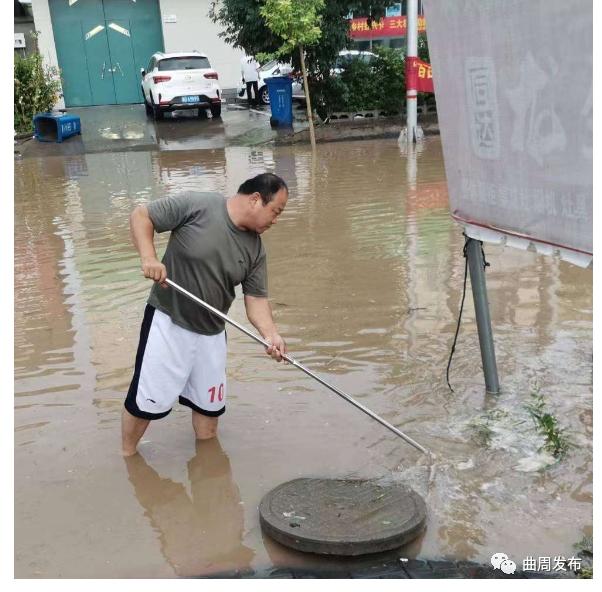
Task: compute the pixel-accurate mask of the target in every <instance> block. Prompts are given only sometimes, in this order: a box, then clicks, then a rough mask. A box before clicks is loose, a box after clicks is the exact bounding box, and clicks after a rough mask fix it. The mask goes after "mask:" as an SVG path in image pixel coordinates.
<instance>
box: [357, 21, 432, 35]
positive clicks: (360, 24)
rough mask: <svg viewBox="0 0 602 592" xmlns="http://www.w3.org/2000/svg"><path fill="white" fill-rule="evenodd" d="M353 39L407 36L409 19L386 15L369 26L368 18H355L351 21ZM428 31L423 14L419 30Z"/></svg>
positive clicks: (420, 31)
mask: <svg viewBox="0 0 602 592" xmlns="http://www.w3.org/2000/svg"><path fill="white" fill-rule="evenodd" d="M349 28H350V29H351V38H352V39H374V38H375V37H405V35H406V32H407V30H408V19H407V17H405V16H385V17H383V18H381V19H380V21H372V23H371V25H370V26H368V19H367V18H354V19H351V22H350V23H349ZM425 31H426V22H425V20H424V17H423V16H419V17H418V32H419V33H424V32H425Z"/></svg>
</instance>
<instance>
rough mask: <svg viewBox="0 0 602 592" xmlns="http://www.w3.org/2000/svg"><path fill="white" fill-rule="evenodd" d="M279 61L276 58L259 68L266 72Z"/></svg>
mask: <svg viewBox="0 0 602 592" xmlns="http://www.w3.org/2000/svg"><path fill="white" fill-rule="evenodd" d="M277 63H278V62H277V61H276V60H270V61H269V62H268V63H267V64H264V65H263V66H261V68H259V70H260V72H265V71H266V70H271V69H272V68H273V67H274V66H275V65H276V64H277Z"/></svg>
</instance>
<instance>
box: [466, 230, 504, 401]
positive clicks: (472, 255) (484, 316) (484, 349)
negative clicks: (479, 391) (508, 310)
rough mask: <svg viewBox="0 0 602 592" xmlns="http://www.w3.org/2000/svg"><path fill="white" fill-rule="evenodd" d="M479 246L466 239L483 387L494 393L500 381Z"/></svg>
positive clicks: (497, 391) (477, 242)
mask: <svg viewBox="0 0 602 592" xmlns="http://www.w3.org/2000/svg"><path fill="white" fill-rule="evenodd" d="M481 248H482V247H481V242H480V241H478V240H475V239H473V238H469V239H468V244H467V246H466V249H467V257H468V268H469V269H470V284H471V286H472V297H473V300H474V308H475V314H476V318H477V331H478V333H479V345H480V346H481V360H482V362H483V373H484V374H485V389H486V391H487V392H488V393H489V394H492V395H495V394H497V393H499V392H500V383H499V380H498V375H497V364H496V361H495V346H494V344H493V331H492V330H491V317H490V316H489V301H488V300H487V284H486V283H485V268H484V264H483V253H482V251H481Z"/></svg>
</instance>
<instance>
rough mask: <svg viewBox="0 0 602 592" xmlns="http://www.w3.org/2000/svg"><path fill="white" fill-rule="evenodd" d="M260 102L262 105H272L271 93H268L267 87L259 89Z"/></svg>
mask: <svg viewBox="0 0 602 592" xmlns="http://www.w3.org/2000/svg"><path fill="white" fill-rule="evenodd" d="M259 100H260V101H261V104H262V105H269V104H270V93H269V92H268V87H267V85H265V86H262V87H261V88H260V89H259Z"/></svg>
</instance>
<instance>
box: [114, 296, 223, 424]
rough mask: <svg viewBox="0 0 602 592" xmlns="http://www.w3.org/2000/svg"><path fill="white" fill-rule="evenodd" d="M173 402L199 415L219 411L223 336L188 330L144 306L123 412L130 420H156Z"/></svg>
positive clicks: (221, 394) (166, 412) (218, 413)
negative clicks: (132, 370)
mask: <svg viewBox="0 0 602 592" xmlns="http://www.w3.org/2000/svg"><path fill="white" fill-rule="evenodd" d="M178 399H179V401H180V403H181V404H182V405H186V406H187V407H190V408H191V409H194V411H197V412H198V413H202V414H203V415H208V416H210V417H217V416H218V415H221V414H222V413H224V411H225V410H226V332H225V331H222V332H221V333H218V334H217V335H201V334H200V333H195V332H194V331H189V330H188V329H184V328H183V327H180V326H179V325H176V324H174V323H172V321H171V317H169V316H168V315H166V314H165V313H163V312H161V311H160V310H156V309H155V308H153V307H152V306H150V305H147V306H146V310H145V311H144V319H143V321H142V327H141V329H140V343H139V344H138V353H137V354H136V366H135V369H134V377H133V378H132V382H131V384H130V388H129V390H128V394H127V397H126V400H125V408H126V409H127V410H128V411H129V412H130V413H131V414H132V415H135V416H136V417H141V418H143V419H160V418H161V417H165V416H166V415H167V414H168V413H169V412H170V411H171V408H172V407H173V405H174V403H175V402H176V400H178Z"/></svg>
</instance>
